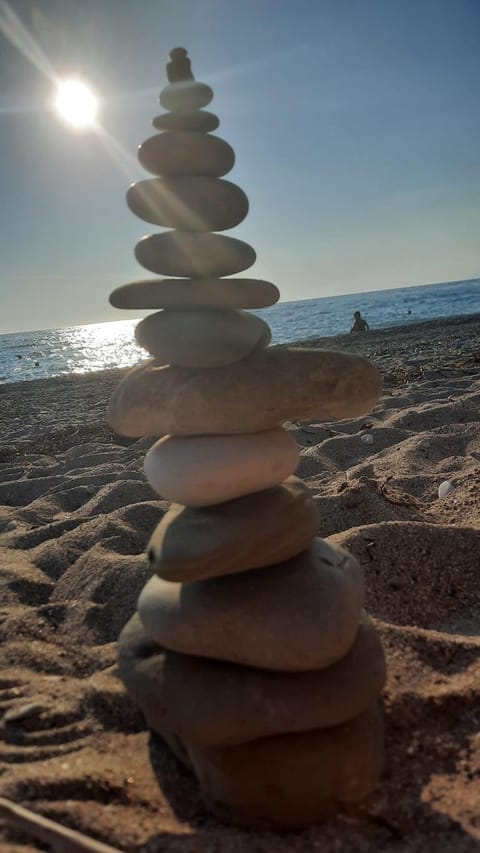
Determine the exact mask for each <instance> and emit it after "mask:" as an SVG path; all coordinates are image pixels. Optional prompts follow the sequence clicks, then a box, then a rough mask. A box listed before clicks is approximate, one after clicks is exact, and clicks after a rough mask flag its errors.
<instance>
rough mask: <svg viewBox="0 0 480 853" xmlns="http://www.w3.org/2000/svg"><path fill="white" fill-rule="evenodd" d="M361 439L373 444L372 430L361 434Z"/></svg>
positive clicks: (365, 442)
mask: <svg viewBox="0 0 480 853" xmlns="http://www.w3.org/2000/svg"><path fill="white" fill-rule="evenodd" d="M360 441H363V443H364V444H373V435H372V433H371V432H365V433H364V434H363V435H361V436H360Z"/></svg>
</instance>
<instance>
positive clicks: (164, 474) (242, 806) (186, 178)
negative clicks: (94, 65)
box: [110, 48, 385, 828]
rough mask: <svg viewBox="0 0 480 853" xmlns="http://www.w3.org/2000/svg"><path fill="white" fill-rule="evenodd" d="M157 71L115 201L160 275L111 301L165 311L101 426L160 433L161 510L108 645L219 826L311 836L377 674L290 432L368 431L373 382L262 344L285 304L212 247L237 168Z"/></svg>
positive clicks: (204, 98) (152, 466)
mask: <svg viewBox="0 0 480 853" xmlns="http://www.w3.org/2000/svg"><path fill="white" fill-rule="evenodd" d="M167 73H168V78H169V81H170V83H169V85H167V86H166V87H165V88H164V89H163V91H162V93H161V95H160V103H161V104H162V105H163V107H164V108H165V109H166V110H168V112H166V113H164V114H163V115H160V116H158V117H157V118H155V119H154V121H153V124H154V127H155V128H157V129H158V130H159V131H160V133H158V134H156V135H155V136H152V137H150V138H149V139H147V141H146V142H144V143H143V145H141V146H140V149H139V155H138V156H139V160H140V162H141V163H142V164H143V166H144V167H145V168H146V169H147V170H148V171H150V172H151V173H153V174H154V175H156V176H157V177H155V178H153V179H150V180H146V181H140V182H139V183H136V184H134V185H133V186H132V187H131V188H130V190H129V191H128V196H127V200H128V204H129V206H130V208H131V210H132V211H133V212H134V213H136V214H137V215H138V216H139V217H140V218H142V219H144V220H146V221H147V222H151V223H154V224H156V225H161V226H166V227H167V228H170V229H172V230H169V231H166V232H163V233H161V234H153V235H151V236H147V237H144V238H143V239H142V240H140V242H139V243H138V244H137V246H136V250H135V253H136V257H137V259H138V260H139V261H140V263H141V264H143V266H145V267H146V268H147V269H149V270H151V271H153V272H155V273H158V274H160V275H164V276H167V278H163V279H156V280H148V281H139V282H135V283H132V284H127V285H124V286H123V287H120V288H118V289H117V290H115V291H114V292H113V293H112V295H111V297H110V301H111V303H112V304H113V305H115V306H117V307H119V308H134V309H145V308H155V309H162V310H160V311H158V312H157V313H154V314H152V315H150V316H147V317H146V318H145V319H144V320H142V321H141V322H140V323H139V325H138V326H137V328H136V333H135V334H136V338H137V341H138V342H139V343H140V344H141V346H142V347H144V348H145V349H146V350H148V352H149V353H150V354H151V356H152V359H151V360H149V361H147V362H146V363H143V364H142V365H141V366H140V367H137V368H135V369H134V370H132V371H131V372H130V373H129V374H128V375H127V376H126V377H125V378H124V379H123V381H122V382H121V384H120V385H119V387H118V389H117V390H116V392H115V394H114V395H113V398H112V401H111V405H110V422H111V424H112V426H113V427H114V428H115V429H116V430H117V431H118V432H119V433H122V434H124V435H128V436H135V437H140V436H155V437H158V436H162V437H161V438H160V439H159V440H158V441H157V442H156V443H155V444H153V446H152V447H151V448H150V450H149V451H148V453H147V456H146V459H145V472H146V476H147V478H148V480H149V482H150V484H151V485H152V486H153V488H154V489H155V491H156V492H157V493H158V494H159V495H160V496H161V497H162V498H163V499H166V500H168V501H171V502H172V503H171V507H170V509H169V510H168V511H167V512H166V514H165V515H164V517H163V519H162V520H161V522H160V524H159V525H158V527H157V528H156V530H155V531H154V533H153V536H152V538H151V541H150V544H149V547H148V558H149V560H150V563H151V568H152V571H153V575H152V577H151V579H150V580H149V581H148V583H147V584H146V586H145V587H144V589H143V591H142V593H141V595H140V598H139V601H138V610H137V613H136V614H135V615H134V616H133V618H132V619H131V620H130V622H129V623H128V624H127V625H126V627H125V628H124V630H123V632H122V634H121V636H120V640H119V666H120V673H121V676H122V678H123V680H124V683H125V685H126V687H127V690H128V691H129V692H130V693H131V695H132V696H133V697H134V698H135V700H136V701H137V703H138V704H139V706H140V707H141V709H142V711H143V713H144V715H145V718H146V720H147V722H148V724H149V726H150V727H151V729H152V730H154V731H155V732H157V733H158V734H160V735H161V736H162V737H163V738H164V739H165V741H166V742H167V743H168V744H169V746H170V747H171V749H172V750H173V752H174V753H175V754H176V756H177V757H178V758H179V759H180V760H181V761H182V762H184V763H185V764H186V765H188V767H189V768H190V769H191V770H193V772H194V773H195V775H196V776H197V778H198V781H199V784H200V787H201V790H202V792H203V795H204V797H205V800H206V802H207V803H208V804H209V805H210V807H211V808H212V809H213V811H214V812H215V813H216V814H217V815H218V816H219V817H220V818H221V819H228V820H231V821H234V822H237V823H239V824H243V825H249V826H252V827H253V826H255V827H276V828H293V827H302V826H305V825H307V824H309V823H314V822H316V821H318V820H321V819H322V818H324V817H326V816H328V815H330V814H332V812H333V811H335V810H336V809H337V808H339V807H341V806H342V804H350V803H355V802H357V801H359V800H361V799H362V798H363V797H365V796H366V795H367V794H368V793H369V792H370V791H371V790H372V788H373V787H374V786H375V785H376V783H377V782H378V779H379V777H380V773H381V770H382V763H383V728H382V715H381V709H380V706H379V694H380V692H381V690H382V687H383V685H384V680H385V663H384V656H383V651H382V647H381V644H380V641H379V638H378V635H377V633H376V630H375V628H374V626H373V624H372V622H371V621H370V620H369V618H368V616H367V615H366V614H365V613H364V612H363V610H362V607H363V596H364V584H363V576H362V571H361V569H360V566H359V565H358V563H357V562H356V561H355V559H354V558H353V557H352V556H350V555H349V554H348V553H347V552H346V551H344V550H342V549H341V548H339V547H336V546H333V545H330V544H328V543H327V542H325V541H323V540H322V539H320V538H316V536H315V534H316V532H317V525H318V522H317V513H316V507H315V503H314V501H313V499H312V497H311V495H310V493H309V490H308V489H307V488H306V486H305V485H304V484H303V483H302V482H301V481H300V480H299V479H297V478H296V477H295V476H294V471H295V469H296V468H297V465H298V462H299V453H298V450H297V445H296V443H295V440H294V438H293V436H292V434H291V432H289V431H288V430H287V429H285V428H284V427H283V426H282V424H285V422H287V421H292V420H300V421H301V420H304V421H305V420H313V419H320V420H322V419H323V420H328V421H330V420H332V419H334V418H348V417H354V416H358V415H361V414H364V413H366V412H368V411H370V410H371V408H372V407H373V406H374V405H375V402H376V401H377V399H378V395H379V389H380V382H379V376H378V373H377V371H376V369H375V368H374V367H373V366H372V365H371V364H370V363H369V362H368V361H367V360H366V359H363V358H361V357H357V356H354V355H347V354H344V353H340V352H334V351H320V350H308V349H294V348H280V347H271V348H268V344H269V342H270V337H271V336H270V330H269V327H268V325H267V324H266V323H265V322H264V321H263V320H261V319H259V318H258V317H257V316H256V315H254V314H251V313H248V311H246V310H245V309H248V308H261V307H265V306H268V305H272V304H273V303H275V302H276V301H277V299H278V297H279V292H278V290H277V288H276V287H275V286H274V285H273V284H271V283H269V282H267V281H259V280H255V279H251V278H225V276H230V275H232V274H234V273H239V272H240V271H242V270H244V269H246V268H248V267H249V266H251V264H253V262H254V260H255V252H254V251H253V249H252V248H251V247H250V246H249V245H248V244H246V243H244V242H241V241H240V240H235V239H233V238H231V237H228V236H224V235H221V234H217V233H213V232H217V231H224V230H227V229H229V228H232V227H234V226H235V225H237V224H238V223H239V222H241V221H242V220H243V219H244V217H245V216H246V214H247V210H248V201H247V198H246V196H245V194H244V193H243V192H242V190H241V189H239V188H238V187H237V186H235V184H233V183H230V182H229V181H226V180H223V178H222V176H223V175H225V174H226V173H227V172H228V171H229V170H230V169H231V168H232V166H233V163H234V153H233V150H232V148H231V147H230V145H228V144H227V143H226V142H224V141H223V140H222V139H220V138H219V137H217V136H213V135H211V131H213V130H215V129H216V127H217V126H218V123H219V122H218V119H217V117H216V116H215V115H213V114H212V113H210V112H206V111H205V110H204V109H203V107H205V106H206V105H207V104H208V103H209V102H210V100H211V99H212V97H213V93H212V90H211V89H210V87H209V86H207V85H205V84H203V83H199V82H196V81H195V80H194V78H193V75H192V72H191V68H190V60H189V59H188V56H187V53H186V51H185V50H184V49H183V48H176V49H175V50H173V51H172V52H171V54H170V62H169V64H168V65H167ZM169 276H176V278H170V277H169Z"/></svg>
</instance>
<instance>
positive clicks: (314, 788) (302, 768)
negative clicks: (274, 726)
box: [185, 705, 384, 829]
mask: <svg viewBox="0 0 480 853" xmlns="http://www.w3.org/2000/svg"><path fill="white" fill-rule="evenodd" d="M185 747H186V749H187V751H188V754H189V757H190V760H191V762H192V765H193V768H194V770H195V773H196V775H197V777H198V779H199V781H200V786H201V788H202V790H203V792H204V795H205V798H206V800H207V804H209V805H210V807H211V808H212V809H213V810H214V812H215V813H216V814H217V816H218V817H220V818H221V819H222V820H229V821H231V822H234V823H239V824H244V825H248V826H249V827H252V828H253V827H255V828H265V829H270V828H271V829H275V828H276V829H296V828H303V827H305V826H308V825H309V824H313V823H317V822H319V821H321V820H322V819H324V818H326V817H328V816H329V815H331V814H333V813H334V812H335V811H336V810H338V808H339V807H341V805H342V804H346V803H355V802H358V801H360V800H363V799H364V798H365V797H366V796H367V795H368V794H369V793H370V792H371V791H372V790H373V788H374V787H375V785H376V784H377V782H378V780H379V778H380V775H381V772H382V768H383V755H384V750H383V722H382V712H381V710H380V708H379V707H378V706H377V705H376V706H374V707H372V708H371V709H370V710H367V711H365V712H364V713H363V714H361V715H360V716H358V717H356V718H355V719H353V720H350V721H349V722H348V723H344V724H343V725H340V726H335V727H334V728H329V729H317V730H316V731H310V732H302V733H300V734H288V735H279V736H277V737H272V738H265V739H263V740H256V741H251V742H250V743H245V744H242V745H240V746H230V747H205V748H202V747H199V746H194V745H193V744H191V745H188V744H185Z"/></svg>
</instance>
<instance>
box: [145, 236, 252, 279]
mask: <svg viewBox="0 0 480 853" xmlns="http://www.w3.org/2000/svg"><path fill="white" fill-rule="evenodd" d="M135 257H136V259H137V261H138V263H139V264H141V265H142V267H145V269H147V270H151V272H155V273H158V274H159V275H178V276H185V277H187V278H189V277H190V276H193V277H194V278H218V277H221V276H224V275H233V274H234V273H236V272H242V270H246V269H248V267H251V266H252V264H254V263H255V260H256V257H257V256H256V253H255V250H254V249H252V247H251V246H249V244H248V243H244V242H243V240H237V239H235V237H226V236H225V235H224V234H210V233H208V232H205V233H200V234H193V233H192V234H190V233H188V232H186V231H165V232H164V233H163V234H150V235H149V236H147V237H142V239H141V240H139V241H138V243H137V244H136V246H135Z"/></svg>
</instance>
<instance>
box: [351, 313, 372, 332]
mask: <svg viewBox="0 0 480 853" xmlns="http://www.w3.org/2000/svg"><path fill="white" fill-rule="evenodd" d="M369 330H370V326H369V325H368V323H367V321H366V320H364V319H363V317H362V315H361V314H360V311H355V313H354V315H353V326H352V328H351V329H350V332H368V331H369Z"/></svg>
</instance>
